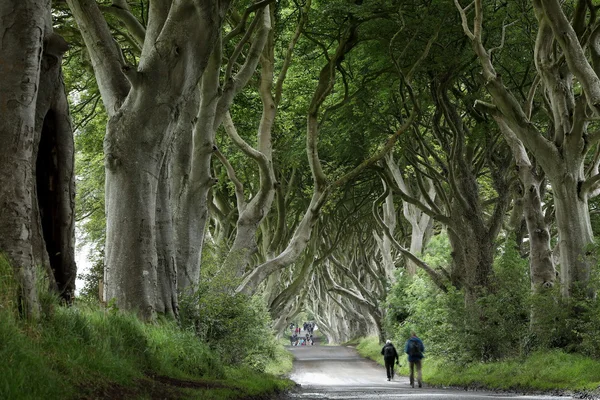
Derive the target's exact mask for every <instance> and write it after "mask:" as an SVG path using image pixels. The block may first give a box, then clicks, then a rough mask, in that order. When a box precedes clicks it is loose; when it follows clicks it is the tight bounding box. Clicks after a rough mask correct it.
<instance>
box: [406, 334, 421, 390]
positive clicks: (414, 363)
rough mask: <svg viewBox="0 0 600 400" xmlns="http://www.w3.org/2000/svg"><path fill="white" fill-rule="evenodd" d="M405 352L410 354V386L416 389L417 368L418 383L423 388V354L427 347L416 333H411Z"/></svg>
mask: <svg viewBox="0 0 600 400" xmlns="http://www.w3.org/2000/svg"><path fill="white" fill-rule="evenodd" d="M404 352H405V353H406V354H408V368H409V369H410V386H411V387H415V367H416V368H417V383H418V385H419V387H423V374H422V372H421V367H422V364H423V363H422V360H423V353H424V352H425V346H424V345H423V341H422V340H421V339H419V338H418V337H417V334H416V333H415V332H411V334H410V339H408V340H407V341H406V346H404Z"/></svg>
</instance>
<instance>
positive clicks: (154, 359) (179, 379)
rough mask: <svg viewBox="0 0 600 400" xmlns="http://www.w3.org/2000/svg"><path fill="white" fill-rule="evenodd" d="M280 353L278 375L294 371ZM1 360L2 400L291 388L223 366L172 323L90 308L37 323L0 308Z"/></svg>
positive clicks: (217, 395)
mask: <svg viewBox="0 0 600 400" xmlns="http://www.w3.org/2000/svg"><path fill="white" fill-rule="evenodd" d="M278 351H279V350H278ZM280 351H281V353H279V354H278V356H277V357H275V359H274V360H273V361H272V364H273V365H272V371H274V372H276V373H283V372H285V369H286V368H287V367H288V363H289V366H290V367H291V360H289V359H288V358H286V357H284V353H283V352H284V350H283V349H281V350H280ZM280 357H281V358H280ZM0 360H2V361H3V362H1V363H0V398H3V399H4V398H6V399H15V400H20V399H41V398H43V399H75V398H100V399H102V398H106V399H108V398H113V397H114V395H115V393H124V394H125V395H119V396H123V397H117V398H149V397H156V396H155V395H156V393H158V394H159V395H160V396H159V397H169V398H182V399H185V398H189V399H200V398H202V399H219V400H221V399H223V400H227V399H235V398H242V397H248V396H258V395H260V396H265V395H269V394H272V393H277V392H279V391H282V390H284V389H286V388H289V387H291V385H292V384H293V383H292V382H290V381H288V380H285V379H280V378H277V377H276V376H273V375H270V374H263V373H258V372H255V371H251V370H249V369H248V368H244V367H236V368H233V367H228V366H225V365H222V363H221V362H220V360H219V359H218V358H217V357H215V356H214V355H213V354H212V353H211V351H210V350H209V349H208V347H207V346H206V345H205V344H204V343H202V342H201V341H199V340H198V339H197V338H196V337H195V335H194V334H193V333H192V332H185V331H183V330H181V329H179V328H178V327H177V326H176V325H175V324H174V323H170V322H162V323H156V324H145V323H142V322H141V321H139V320H138V319H137V318H136V317H135V316H133V315H128V314H124V313H111V312H104V311H102V310H99V309H93V308H90V307H87V308H86V307H83V308H77V307H71V308H63V307H55V309H54V311H53V313H52V314H51V315H50V316H47V317H46V318H45V319H43V320H42V321H40V322H38V323H36V324H30V323H26V322H23V321H21V320H19V319H18V318H16V317H15V316H14V314H13V313H12V312H9V311H8V310H0ZM113 390H114V391H115V392H114V393H113V392H112V391H113Z"/></svg>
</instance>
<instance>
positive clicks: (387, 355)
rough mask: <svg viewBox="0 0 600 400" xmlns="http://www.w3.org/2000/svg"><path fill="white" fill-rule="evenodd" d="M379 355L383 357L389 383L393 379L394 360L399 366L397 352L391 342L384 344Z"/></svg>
mask: <svg viewBox="0 0 600 400" xmlns="http://www.w3.org/2000/svg"><path fill="white" fill-rule="evenodd" d="M381 355H382V356H383V361H384V363H385V371H386V372H387V378H388V381H391V380H392V378H393V377H394V360H396V364H398V365H400V359H399V357H398V352H397V351H396V348H395V347H394V345H393V344H392V341H391V340H388V341H386V342H385V346H383V348H382V349H381Z"/></svg>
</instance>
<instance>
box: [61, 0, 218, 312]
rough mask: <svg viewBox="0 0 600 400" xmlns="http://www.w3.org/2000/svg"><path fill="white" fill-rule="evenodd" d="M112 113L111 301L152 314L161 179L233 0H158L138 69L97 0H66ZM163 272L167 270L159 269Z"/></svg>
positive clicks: (108, 143) (108, 156)
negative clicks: (181, 119)
mask: <svg viewBox="0 0 600 400" xmlns="http://www.w3.org/2000/svg"><path fill="white" fill-rule="evenodd" d="M68 4H69V7H70V8H71V11H72V13H73V16H74V18H75V20H76V22H77V24H78V26H79V29H80V31H81V33H82V36H83V38H84V41H85V43H86V47H87V49H88V52H89V54H90V58H91V60H92V65H93V67H94V72H95V75H96V79H97V81H98V85H99V88H100V93H101V95H102V100H103V102H104V104H105V108H106V110H107V113H108V115H109V117H110V119H109V121H108V124H107V133H106V137H105V142H104V150H105V164H106V209H107V224H106V229H107V231H106V267H105V279H104V282H105V296H104V297H105V300H106V301H111V300H112V299H115V300H116V305H117V306H118V307H119V308H123V309H127V310H135V311H137V312H138V313H139V314H140V315H141V316H142V317H144V318H152V317H153V316H154V315H155V313H156V312H157V311H158V310H160V306H159V298H160V296H159V293H158V290H157V288H158V282H159V280H161V279H162V278H163V277H159V276H158V273H159V270H158V268H159V266H158V253H157V237H156V210H157V196H158V186H159V177H160V173H161V168H162V167H163V161H164V157H166V154H167V150H168V148H169V146H170V145H171V142H172V139H173V132H174V131H175V129H176V126H177V123H178V118H179V114H180V111H181V110H182V108H183V105H184V104H185V102H186V101H187V99H188V98H190V97H192V95H193V91H194V90H195V89H196V86H197V84H198V81H199V79H200V77H201V76H202V75H203V73H204V70H205V68H206V66H207V64H208V60H209V56H210V54H211V53H212V51H213V48H214V46H215V44H216V41H217V38H218V34H219V31H220V29H221V25H222V21H223V18H224V15H225V12H226V10H227V8H228V7H229V1H208V2H205V1H195V0H188V1H180V2H175V3H173V4H171V5H170V6H169V5H166V3H161V2H152V4H151V7H150V11H149V19H148V26H147V29H146V37H145V40H144V45H143V47H142V53H141V57H140V61H139V65H138V66H137V69H134V68H132V67H131V66H128V65H125V63H124V61H123V59H122V57H121V55H120V50H119V49H118V47H117V45H116V42H114V41H113V39H112V37H111V34H110V31H109V29H108V26H107V24H106V21H105V20H104V18H103V17H102V15H101V14H100V10H99V9H98V6H97V4H96V3H95V1H91V0H68ZM161 272H163V271H161Z"/></svg>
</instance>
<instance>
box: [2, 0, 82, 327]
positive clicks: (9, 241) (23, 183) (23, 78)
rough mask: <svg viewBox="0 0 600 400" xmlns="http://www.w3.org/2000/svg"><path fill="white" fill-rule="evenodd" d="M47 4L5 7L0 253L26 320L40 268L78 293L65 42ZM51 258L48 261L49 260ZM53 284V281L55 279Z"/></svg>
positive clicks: (33, 306)
mask: <svg viewBox="0 0 600 400" xmlns="http://www.w3.org/2000/svg"><path fill="white" fill-rule="evenodd" d="M51 15H52V14H51V7H50V1H46V2H39V1H29V0H25V1H5V2H2V4H0V26H4V27H6V28H5V29H4V30H3V31H2V32H1V33H0V41H1V42H2V43H4V45H3V46H2V47H1V48H0V59H1V60H2V62H1V63H0V76H2V80H1V81H0V94H1V97H0V153H1V156H0V182H3V184H2V185H0V208H1V211H0V251H2V252H4V253H5V254H6V255H7V256H8V259H9V261H10V263H11V264H12V265H13V267H14V269H15V273H16V276H17V278H18V281H19V284H20V286H21V298H22V300H23V305H24V309H23V310H22V311H23V312H24V313H25V314H26V315H27V316H28V317H31V318H36V317H37V316H38V315H39V311H40V307H39V300H38V295H37V291H36V279H37V278H36V265H41V266H43V267H45V268H47V269H48V268H52V270H53V272H54V276H52V273H51V272H50V273H49V275H50V277H51V280H52V281H53V283H52V286H53V287H55V288H58V289H59V290H60V293H61V295H62V296H63V297H64V298H65V299H67V300H70V298H71V295H72V293H73V291H74V288H75V272H76V271H75V261H74V230H73V228H74V202H73V195H74V176H73V137H72V133H71V125H70V119H69V112H68V104H67V101H66V95H65V92H64V84H63V82H62V75H61V60H62V55H63V53H64V52H65V51H66V50H67V46H66V42H65V41H64V40H63V39H62V38H61V37H60V36H58V35H56V34H54V33H53V32H52V24H51V20H52V16H51ZM48 253H50V257H49V256H48ZM52 278H54V279H52Z"/></svg>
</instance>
